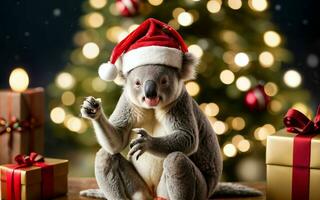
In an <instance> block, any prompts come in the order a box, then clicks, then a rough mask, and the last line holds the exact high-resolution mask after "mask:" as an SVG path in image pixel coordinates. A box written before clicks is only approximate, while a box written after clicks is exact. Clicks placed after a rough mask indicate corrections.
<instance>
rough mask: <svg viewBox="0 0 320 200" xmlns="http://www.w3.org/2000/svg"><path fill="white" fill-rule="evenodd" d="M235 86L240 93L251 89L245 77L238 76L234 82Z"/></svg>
mask: <svg viewBox="0 0 320 200" xmlns="http://www.w3.org/2000/svg"><path fill="white" fill-rule="evenodd" d="M236 86H237V88H238V89H239V90H240V91H243V92H244V91H247V90H249V89H250V87H251V82H250V80H249V79H248V78H247V77H245V76H240V77H239V78H238V79H237V81H236Z"/></svg>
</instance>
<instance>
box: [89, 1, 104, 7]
mask: <svg viewBox="0 0 320 200" xmlns="http://www.w3.org/2000/svg"><path fill="white" fill-rule="evenodd" d="M89 3H90V6H91V7H93V8H95V9H101V8H103V7H105V6H106V5H107V0H90V1H89Z"/></svg>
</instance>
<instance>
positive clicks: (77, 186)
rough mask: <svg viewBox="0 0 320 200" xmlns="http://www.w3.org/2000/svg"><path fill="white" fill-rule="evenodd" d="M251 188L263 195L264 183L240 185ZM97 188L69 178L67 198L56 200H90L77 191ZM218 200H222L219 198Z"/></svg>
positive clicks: (85, 180) (90, 181)
mask: <svg viewBox="0 0 320 200" xmlns="http://www.w3.org/2000/svg"><path fill="white" fill-rule="evenodd" d="M242 184H243V185H247V186H250V187H253V188H256V189H258V190H260V191H262V192H263V193H264V194H265V190H266V188H265V183H242ZM90 188H97V183H96V181H95V180H94V178H69V193H68V195H67V196H64V197H60V198H57V199H56V200H75V199H86V200H90V199H91V198H85V197H80V196H79V191H81V190H85V189H90ZM265 199H266V198H265V195H264V196H261V197H255V198H228V199H225V200H265ZM91 200H93V199H91ZM219 200H223V199H221V198H219Z"/></svg>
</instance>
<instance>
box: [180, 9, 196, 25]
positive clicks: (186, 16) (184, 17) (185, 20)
mask: <svg viewBox="0 0 320 200" xmlns="http://www.w3.org/2000/svg"><path fill="white" fill-rule="evenodd" d="M178 23H179V24H180V25H181V26H190V25H191V24H192V23H193V16H192V15H191V14H190V13H188V12H182V13H180V14H179V15H178Z"/></svg>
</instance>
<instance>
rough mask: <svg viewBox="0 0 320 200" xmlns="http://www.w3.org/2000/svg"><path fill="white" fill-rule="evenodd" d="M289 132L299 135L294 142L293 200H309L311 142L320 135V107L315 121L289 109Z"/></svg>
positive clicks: (287, 117) (286, 124) (287, 120)
mask: <svg viewBox="0 0 320 200" xmlns="http://www.w3.org/2000/svg"><path fill="white" fill-rule="evenodd" d="M284 125H285V126H286V127H287V131H288V132H291V133H297V135H296V136H295V137H294V140H293V170H292V198H291V199H292V200H308V199H309V187H310V159H311V158H310V156H311V140H312V138H313V137H314V136H316V134H319V133H320V106H319V107H318V110H317V113H316V116H315V118H314V120H313V121H312V120H310V119H308V118H307V117H306V116H305V115H304V114H303V113H301V112H299V111H298V110H295V109H289V110H288V112H287V114H286V116H285V117H284Z"/></svg>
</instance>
